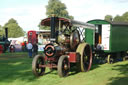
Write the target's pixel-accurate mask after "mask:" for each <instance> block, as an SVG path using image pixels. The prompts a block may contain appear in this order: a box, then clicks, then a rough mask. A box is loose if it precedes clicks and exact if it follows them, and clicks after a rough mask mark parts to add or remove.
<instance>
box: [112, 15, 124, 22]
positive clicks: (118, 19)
mask: <svg viewBox="0 0 128 85" xmlns="http://www.w3.org/2000/svg"><path fill="white" fill-rule="evenodd" d="M113 21H116V22H121V21H124V20H123V18H122V16H119V15H116V16H115V17H114V19H113Z"/></svg>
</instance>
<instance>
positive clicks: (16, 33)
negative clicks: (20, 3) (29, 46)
mask: <svg viewBox="0 0 128 85" xmlns="http://www.w3.org/2000/svg"><path fill="white" fill-rule="evenodd" d="M6 27H7V28H8V37H13V38H17V37H21V36H24V33H25V32H24V31H23V29H22V28H21V27H20V26H19V25H18V23H17V21H16V20H15V19H13V18H11V19H10V20H9V21H8V22H7V23H6V24H5V25H4V27H3V28H6Z"/></svg>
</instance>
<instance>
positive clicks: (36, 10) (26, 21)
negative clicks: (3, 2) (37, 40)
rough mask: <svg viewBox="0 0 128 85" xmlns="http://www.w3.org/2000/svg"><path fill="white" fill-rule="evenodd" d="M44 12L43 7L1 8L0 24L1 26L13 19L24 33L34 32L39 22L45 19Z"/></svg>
mask: <svg viewBox="0 0 128 85" xmlns="http://www.w3.org/2000/svg"><path fill="white" fill-rule="evenodd" d="M45 11H46V10H45V7H44V6H43V5H38V6H29V7H28V6H24V7H17V8H1V9H0V17H1V18H0V24H1V25H2V26H3V25H4V24H5V23H6V22H7V21H8V20H9V19H10V18H14V19H15V20H17V22H18V23H19V25H20V26H21V27H22V28H23V29H24V30H25V31H28V30H31V29H35V30H36V29H38V24H39V22H40V20H41V19H42V18H45Z"/></svg>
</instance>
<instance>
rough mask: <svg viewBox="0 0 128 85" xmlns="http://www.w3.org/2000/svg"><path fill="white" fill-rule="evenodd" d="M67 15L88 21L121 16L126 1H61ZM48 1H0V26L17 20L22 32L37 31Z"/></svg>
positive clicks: (127, 1)
mask: <svg viewBox="0 0 128 85" xmlns="http://www.w3.org/2000/svg"><path fill="white" fill-rule="evenodd" d="M61 2H63V3H65V5H66V7H67V10H68V12H69V15H72V16H74V18H75V20H79V21H84V22H86V21H88V20H92V19H104V16H105V15H107V14H110V15H112V16H116V15H117V14H119V15H122V14H123V13H125V12H126V11H128V0H61ZM47 4H48V0H0V25H2V26H4V24H5V23H6V22H8V20H9V19H10V18H14V19H15V20H17V22H18V24H19V25H20V26H21V27H22V28H23V30H25V31H28V30H38V29H39V28H38V24H39V22H40V21H41V19H43V18H46V15H45V13H46V8H45V6H46V5H47Z"/></svg>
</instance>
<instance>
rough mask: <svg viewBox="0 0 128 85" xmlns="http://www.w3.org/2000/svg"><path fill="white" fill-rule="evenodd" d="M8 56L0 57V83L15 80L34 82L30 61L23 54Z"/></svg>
mask: <svg viewBox="0 0 128 85" xmlns="http://www.w3.org/2000/svg"><path fill="white" fill-rule="evenodd" d="M3 55H4V54H3ZM18 55H19V56H18ZM9 56H10V54H9V55H4V56H0V82H6V83H7V82H8V83H10V82H13V81H15V80H21V81H24V82H30V81H34V80H36V78H35V77H34V76H33V74H32V71H31V67H32V66H31V62H32V59H30V58H28V57H27V56H26V54H23V53H22V54H20V53H19V54H16V55H15V53H13V54H11V57H9ZM4 58H6V59H4Z"/></svg>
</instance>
